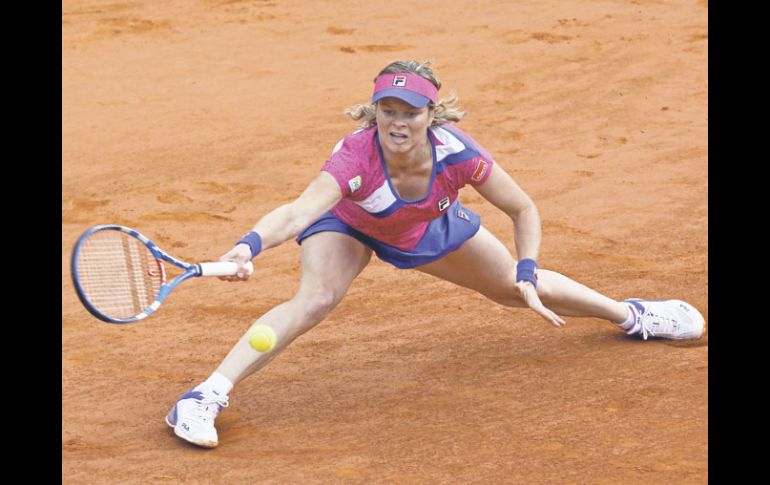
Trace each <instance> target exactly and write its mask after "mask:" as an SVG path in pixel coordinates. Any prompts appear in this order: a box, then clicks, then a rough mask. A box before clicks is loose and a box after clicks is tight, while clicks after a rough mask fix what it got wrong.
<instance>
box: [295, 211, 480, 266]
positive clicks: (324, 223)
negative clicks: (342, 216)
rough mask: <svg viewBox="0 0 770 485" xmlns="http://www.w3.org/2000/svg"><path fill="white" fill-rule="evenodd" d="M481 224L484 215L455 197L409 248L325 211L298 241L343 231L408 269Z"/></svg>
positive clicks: (438, 256)
mask: <svg viewBox="0 0 770 485" xmlns="http://www.w3.org/2000/svg"><path fill="white" fill-rule="evenodd" d="M480 227H481V218H480V217H479V216H478V215H476V214H475V213H473V212H472V211H470V210H469V209H466V208H465V207H463V206H462V205H461V204H460V201H459V200H455V201H454V203H452V205H450V206H449V208H448V209H447V211H446V212H445V213H444V214H443V215H442V216H441V217H438V218H437V219H434V220H433V221H431V222H430V223H429V224H428V229H427V230H426V231H425V234H423V236H422V239H420V242H419V243H417V246H415V248H414V249H412V250H410V251H404V250H402V249H398V248H396V247H394V246H391V245H389V244H385V243H384V242H381V241H378V240H376V239H374V238H371V237H369V236H367V235H366V234H363V233H361V232H359V231H357V230H355V229H353V228H352V227H350V226H349V225H347V224H345V223H344V222H342V221H341V220H339V219H337V218H336V217H335V216H334V215H333V214H332V213H331V212H326V213H325V214H324V215H322V216H321V217H320V218H319V219H318V220H317V221H315V222H314V223H313V224H311V225H310V226H308V228H307V229H305V230H304V231H302V232H301V233H300V234H299V236H297V244H302V241H303V240H304V239H305V238H307V237H309V236H312V235H313V234H315V233H317V232H323V231H333V232H341V233H343V234H347V235H349V236H352V237H354V238H355V239H357V240H359V241H361V242H362V243H363V244H364V245H366V246H367V247H369V248H371V249H372V250H373V251H374V252H375V254H377V257H378V258H380V259H381V260H383V261H387V262H388V263H390V264H392V265H393V266H395V267H397V268H402V269H406V268H414V267H415V266H421V265H423V264H428V263H431V262H433V261H436V260H439V259H441V258H443V257H444V256H446V255H447V254H448V253H451V252H452V251H454V250H455V249H457V248H459V247H460V246H462V244H463V243H464V242H465V241H467V240H468V239H470V238H472V237H473V236H474V235H475V234H476V233H477V232H478V230H479V228H480Z"/></svg>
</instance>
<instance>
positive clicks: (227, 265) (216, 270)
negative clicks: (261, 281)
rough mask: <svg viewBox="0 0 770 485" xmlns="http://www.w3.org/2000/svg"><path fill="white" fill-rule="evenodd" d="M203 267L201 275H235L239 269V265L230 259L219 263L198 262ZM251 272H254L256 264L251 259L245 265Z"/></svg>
mask: <svg viewBox="0 0 770 485" xmlns="http://www.w3.org/2000/svg"><path fill="white" fill-rule="evenodd" d="M198 264H199V266H200V267H201V276H233V275H235V272H236V271H237V269H238V265H237V264H235V263H232V262H230V261H223V262H218V263H198ZM244 268H246V271H248V272H249V274H251V273H253V272H254V265H253V264H251V261H249V262H248V263H246V264H245V265H244Z"/></svg>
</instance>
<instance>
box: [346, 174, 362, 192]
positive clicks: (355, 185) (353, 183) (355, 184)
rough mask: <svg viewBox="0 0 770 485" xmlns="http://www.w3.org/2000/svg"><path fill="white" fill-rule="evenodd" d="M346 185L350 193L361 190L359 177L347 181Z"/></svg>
mask: <svg viewBox="0 0 770 485" xmlns="http://www.w3.org/2000/svg"><path fill="white" fill-rule="evenodd" d="M348 185H349V186H350V191H351V192H355V191H356V190H358V189H360V188H361V176H360V175H356V176H355V177H353V178H352V179H350V180H348Z"/></svg>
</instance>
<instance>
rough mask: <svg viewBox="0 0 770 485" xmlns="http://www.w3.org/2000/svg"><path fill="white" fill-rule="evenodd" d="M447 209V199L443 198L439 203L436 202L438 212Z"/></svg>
mask: <svg viewBox="0 0 770 485" xmlns="http://www.w3.org/2000/svg"><path fill="white" fill-rule="evenodd" d="M447 207H449V197H444V198H443V199H441V200H440V201H438V210H439V211H443V210H445V209H446V208H447Z"/></svg>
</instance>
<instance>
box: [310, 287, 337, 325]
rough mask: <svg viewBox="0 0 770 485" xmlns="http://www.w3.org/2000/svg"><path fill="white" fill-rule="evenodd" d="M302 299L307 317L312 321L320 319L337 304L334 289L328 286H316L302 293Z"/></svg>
mask: <svg viewBox="0 0 770 485" xmlns="http://www.w3.org/2000/svg"><path fill="white" fill-rule="evenodd" d="M303 300H304V301H303V302H302V303H303V306H304V310H305V312H306V314H307V316H308V319H309V320H311V321H313V322H315V321H320V320H322V319H323V318H324V317H325V316H326V315H327V314H328V313H329V312H330V311H332V309H333V308H334V307H335V305H336V304H337V298H336V297H335V295H334V291H333V290H330V289H328V288H318V289H316V290H314V291H312V292H310V293H309V294H307V295H304V298H303Z"/></svg>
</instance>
